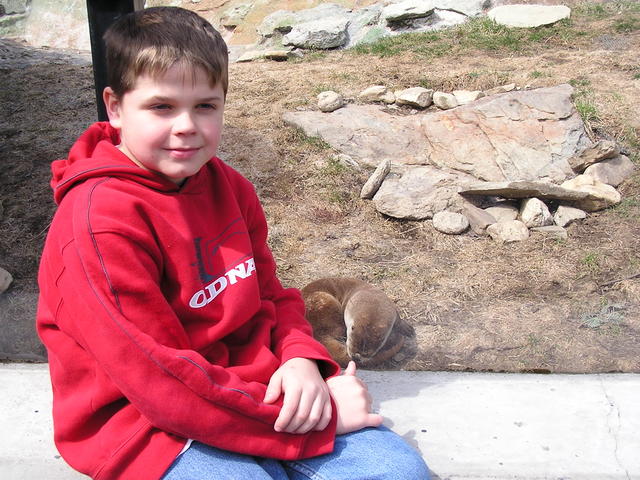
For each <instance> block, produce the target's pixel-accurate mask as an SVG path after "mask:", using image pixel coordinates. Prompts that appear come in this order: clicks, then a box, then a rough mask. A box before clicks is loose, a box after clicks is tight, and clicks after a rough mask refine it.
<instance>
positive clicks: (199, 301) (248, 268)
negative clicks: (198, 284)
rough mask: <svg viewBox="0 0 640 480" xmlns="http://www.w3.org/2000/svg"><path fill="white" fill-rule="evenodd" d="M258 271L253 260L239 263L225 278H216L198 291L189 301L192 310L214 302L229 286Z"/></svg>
mask: <svg viewBox="0 0 640 480" xmlns="http://www.w3.org/2000/svg"><path fill="white" fill-rule="evenodd" d="M255 271H256V264H255V261H254V260H253V258H250V259H249V260H247V261H245V262H242V263H239V264H238V265H236V266H235V267H233V268H232V269H231V270H229V271H228V272H226V273H225V274H224V275H223V276H221V277H218V278H216V279H215V280H214V281H213V282H211V283H210V284H209V285H207V286H205V287H204V288H203V289H202V290H198V291H197V292H196V293H194V294H193V297H191V300H190V301H189V306H190V307H191V308H202V307H204V306H205V305H207V304H209V303H211V302H213V300H214V299H215V298H216V297H217V296H218V295H220V294H221V293H222V292H223V291H224V290H225V289H226V288H227V287H228V286H229V285H235V284H236V283H237V282H238V280H239V279H244V278H247V277H250V276H251V275H252V274H253V272H255Z"/></svg>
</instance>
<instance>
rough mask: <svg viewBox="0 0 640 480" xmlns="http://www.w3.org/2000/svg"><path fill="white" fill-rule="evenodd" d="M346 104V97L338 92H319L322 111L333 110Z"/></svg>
mask: <svg viewBox="0 0 640 480" xmlns="http://www.w3.org/2000/svg"><path fill="white" fill-rule="evenodd" d="M343 105H344V98H343V97H342V95H340V94H339V93H337V92H333V91H331V90H326V91H324V92H320V93H319V94H318V108H319V109H320V111H321V112H333V111H334V110H337V109H339V108H340V107H342V106H343Z"/></svg>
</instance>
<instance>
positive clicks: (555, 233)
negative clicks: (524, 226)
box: [531, 225, 569, 240]
mask: <svg viewBox="0 0 640 480" xmlns="http://www.w3.org/2000/svg"><path fill="white" fill-rule="evenodd" d="M531 231H532V232H537V233H542V234H544V235H547V236H549V237H552V238H555V239H556V240H566V239H567V238H569V236H568V235H567V231H566V230H565V229H564V228H562V227H560V226H558V225H545V226H544V227H533V228H532V229H531Z"/></svg>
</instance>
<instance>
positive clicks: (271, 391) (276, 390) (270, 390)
mask: <svg viewBox="0 0 640 480" xmlns="http://www.w3.org/2000/svg"><path fill="white" fill-rule="evenodd" d="M281 394H282V381H281V380H280V376H279V375H277V372H276V374H274V375H273V377H271V380H269V385H267V391H266V392H265V393H264V400H262V401H263V402H264V403H273V402H275V401H276V400H277V399H278V398H280V395H281Z"/></svg>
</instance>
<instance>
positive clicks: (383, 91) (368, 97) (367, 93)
mask: <svg viewBox="0 0 640 480" xmlns="http://www.w3.org/2000/svg"><path fill="white" fill-rule="evenodd" d="M358 99H359V100H362V101H363V102H383V103H394V102H395V101H396V96H395V95H394V93H393V92H391V91H390V90H389V89H388V88H387V87H385V86H384V85H372V86H371V87H368V88H365V89H364V90H363V91H362V92H360V93H359V94H358Z"/></svg>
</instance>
